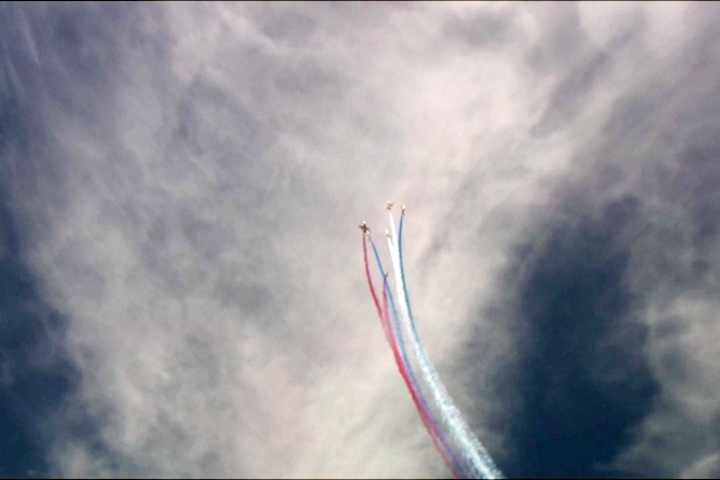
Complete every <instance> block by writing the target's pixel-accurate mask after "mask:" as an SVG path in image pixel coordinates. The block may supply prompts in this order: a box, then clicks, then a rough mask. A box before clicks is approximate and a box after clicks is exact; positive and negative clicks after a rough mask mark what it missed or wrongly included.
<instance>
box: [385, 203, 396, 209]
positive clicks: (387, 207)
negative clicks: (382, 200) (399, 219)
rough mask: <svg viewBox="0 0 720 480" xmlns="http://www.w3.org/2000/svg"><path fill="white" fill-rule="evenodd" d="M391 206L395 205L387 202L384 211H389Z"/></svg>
mask: <svg viewBox="0 0 720 480" xmlns="http://www.w3.org/2000/svg"><path fill="white" fill-rule="evenodd" d="M393 205H395V204H394V203H393V202H387V206H386V207H385V209H387V210H390V209H391V208H392V206H393Z"/></svg>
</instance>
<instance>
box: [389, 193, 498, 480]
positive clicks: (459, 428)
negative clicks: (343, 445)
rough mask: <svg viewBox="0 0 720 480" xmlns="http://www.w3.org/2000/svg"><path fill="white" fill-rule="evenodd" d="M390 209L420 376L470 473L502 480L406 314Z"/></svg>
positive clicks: (392, 250)
mask: <svg viewBox="0 0 720 480" xmlns="http://www.w3.org/2000/svg"><path fill="white" fill-rule="evenodd" d="M391 206H392V204H390V203H389V204H388V217H389V219H390V230H391V234H390V235H391V236H392V238H390V235H389V237H388V246H389V247H390V257H391V259H392V262H393V268H394V270H395V273H396V275H395V280H396V289H397V295H398V302H399V303H400V308H401V310H402V313H403V315H404V317H405V319H406V321H407V324H408V325H409V326H410V333H411V339H412V343H413V348H414V350H415V353H416V355H417V357H418V361H419V363H420V370H421V371H422V373H423V377H424V378H425V381H426V383H427V384H428V386H429V387H430V391H431V393H432V396H433V399H434V401H435V403H436V405H437V406H438V408H439V410H440V412H441V413H442V417H443V420H445V423H446V425H447V426H448V428H449V429H450V431H451V433H452V435H453V437H454V438H455V440H456V441H457V442H458V443H459V445H460V450H461V452H462V453H463V454H464V456H465V458H466V460H467V461H468V463H469V465H470V467H471V468H472V470H473V473H474V474H475V475H477V476H480V477H482V478H502V472H500V470H499V469H498V468H497V467H496V466H495V463H494V462H493V460H492V458H491V457H490V455H489V454H488V452H487V451H486V450H485V448H484V447H483V446H482V444H481V443H480V441H479V440H478V439H477V437H476V436H475V435H474V434H473V432H472V431H471V430H470V428H469V427H468V425H467V424H466V423H465V421H464V420H463V418H462V416H461V415H460V412H459V411H458V409H457V407H455V405H454V403H453V402H452V400H451V399H450V396H449V395H448V393H447V390H446V389H445V386H444V385H443V383H442V382H441V381H440V379H439V378H438V375H437V372H436V371H435V369H434V368H433V366H432V363H431V362H430V360H429V359H428V356H427V352H426V351H425V348H424V347H423V345H422V342H421V341H420V336H419V335H418V333H417V329H416V327H415V322H414V319H413V317H412V315H411V313H410V303H409V301H408V295H407V287H406V285H405V272H404V270H403V264H402V248H401V245H400V244H399V241H398V237H397V236H396V233H395V221H394V219H393V216H392V212H391V211H390V207H391ZM404 214H405V208H404V207H403V211H402V215H401V226H402V220H403V217H404ZM393 244H395V247H396V248H393ZM398 273H399V275H398Z"/></svg>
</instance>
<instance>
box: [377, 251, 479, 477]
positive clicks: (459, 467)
mask: <svg viewBox="0 0 720 480" xmlns="http://www.w3.org/2000/svg"><path fill="white" fill-rule="evenodd" d="M368 238H369V239H370V246H371V247H372V249H373V254H374V255H375V261H376V262H377V265H378V268H379V269H380V274H381V275H382V276H383V286H384V288H385V289H386V290H387V295H388V300H389V301H390V310H391V312H392V319H393V330H394V331H395V339H396V341H397V343H398V345H400V355H401V357H402V361H403V363H404V364H405V368H406V369H407V371H408V374H409V375H410V380H411V382H412V384H413V386H414V387H415V390H416V391H417V394H418V396H419V397H420V402H421V403H422V406H423V408H424V409H425V411H426V412H427V414H428V417H429V418H430V421H431V422H432V423H433V424H434V425H437V419H436V418H435V415H433V413H432V410H431V409H430V408H429V406H428V402H427V399H426V398H425V394H424V393H423V391H422V388H421V385H420V383H419V382H418V379H417V376H416V375H415V371H414V370H413V368H412V364H411V363H410V361H409V359H408V355H407V349H406V347H405V341H404V340H403V333H402V326H401V324H400V318H399V316H398V312H397V308H396V307H395V300H394V299H393V295H392V292H391V291H390V288H389V286H388V279H387V275H386V272H385V269H384V268H383V265H382V261H381V260H380V255H379V254H378V251H377V247H376V246H375V242H373V240H372V237H368ZM439 439H440V442H441V443H442V445H443V448H444V449H445V451H446V452H448V453H449V454H450V457H451V458H452V463H453V466H454V467H455V470H456V471H457V472H460V474H461V475H462V476H463V477H464V478H468V475H467V471H466V469H465V468H464V465H463V464H462V462H460V461H458V458H457V454H456V453H455V452H454V451H453V449H452V448H450V445H448V443H447V440H445V438H444V437H443V436H442V435H440V437H439Z"/></svg>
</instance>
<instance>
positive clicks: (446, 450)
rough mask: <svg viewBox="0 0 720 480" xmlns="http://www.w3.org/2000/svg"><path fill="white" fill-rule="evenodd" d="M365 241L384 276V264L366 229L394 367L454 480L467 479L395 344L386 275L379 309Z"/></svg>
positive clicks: (392, 304)
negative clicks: (376, 288) (369, 251)
mask: <svg viewBox="0 0 720 480" xmlns="http://www.w3.org/2000/svg"><path fill="white" fill-rule="evenodd" d="M366 237H367V238H368V239H370V244H371V245H372V248H373V252H374V254H375V259H376V261H377V263H378V267H379V268H380V271H381V272H383V268H382V262H381V261H380V255H379V254H378V252H377V248H376V247H375V244H374V242H373V241H372V238H371V237H370V234H369V233H368V232H367V230H366V229H363V242H362V247H363V262H364V264H365V276H366V278H367V283H368V287H369V289H370V294H371V295H372V298H373V303H374V304H375V308H376V309H377V312H378V316H379V317H380V323H381V324H382V327H383V331H384V332H385V338H386V340H387V342H388V344H389V345H390V348H391V350H392V352H393V357H394V359H395V363H396V364H397V367H398V370H399V371H400V375H401V376H402V378H403V381H404V382H405V386H406V387H407V389H408V391H409V392H410V396H411V397H412V400H413V403H414V404H415V408H416V409H417V411H418V413H419V414H420V418H421V419H422V422H423V425H424V426H425V428H426V429H427V431H428V433H429V434H430V438H431V439H432V441H433V444H434V445H435V448H436V449H437V451H438V452H439V453H440V455H441V456H442V458H443V460H444V461H445V464H446V465H447V466H448V468H449V469H450V470H451V471H452V473H453V476H455V478H463V477H464V475H463V474H461V473H460V472H463V466H462V464H461V463H460V462H459V461H458V460H457V458H456V456H455V455H453V452H452V450H451V449H450V447H449V446H448V445H447V442H446V441H445V439H444V438H443V435H442V432H441V431H440V429H439V428H438V427H437V422H436V421H435V420H434V419H433V418H432V417H431V414H430V413H429V409H428V406H427V401H426V400H425V398H424V397H423V396H422V391H421V390H420V389H419V388H418V383H417V379H416V378H415V375H414V373H413V371H412V369H411V367H410V363H409V362H408V360H407V353H406V352H405V347H404V344H403V343H402V338H401V337H400V339H401V340H400V342H399V343H400V345H401V347H402V355H401V353H400V351H399V350H398V342H397V341H396V334H395V333H394V332H393V329H392V327H391V326H390V318H389V310H390V309H389V308H388V297H389V299H390V304H391V307H392V311H393V318H394V319H395V321H396V327H398V328H399V327H400V325H399V322H397V310H396V308H395V302H394V301H393V298H392V294H391V293H390V291H389V287H388V283H387V275H384V278H383V306H382V307H381V306H380V302H379V301H378V298H377V294H376V293H375V287H374V286H373V283H372V277H371V275H370V268H369V266H368V258H367V242H366ZM401 333H402V332H399V334H400V335H401ZM448 455H450V456H451V457H452V460H451V459H450V458H449V457H448Z"/></svg>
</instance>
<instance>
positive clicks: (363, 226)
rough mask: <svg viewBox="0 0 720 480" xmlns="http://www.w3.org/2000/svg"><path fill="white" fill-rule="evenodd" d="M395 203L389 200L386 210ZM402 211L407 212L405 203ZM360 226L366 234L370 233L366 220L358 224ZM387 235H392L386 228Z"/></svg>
mask: <svg viewBox="0 0 720 480" xmlns="http://www.w3.org/2000/svg"><path fill="white" fill-rule="evenodd" d="M393 205H395V204H394V203H393V202H387V205H386V206H385V209H386V210H390V209H391V208H392V207H393ZM402 213H403V215H404V214H405V205H403V206H402ZM358 228H359V229H360V230H362V231H363V233H364V234H366V235H370V227H368V226H367V224H366V223H365V222H362V223H361V224H360V225H358ZM385 235H390V233H389V232H388V231H387V230H385Z"/></svg>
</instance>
